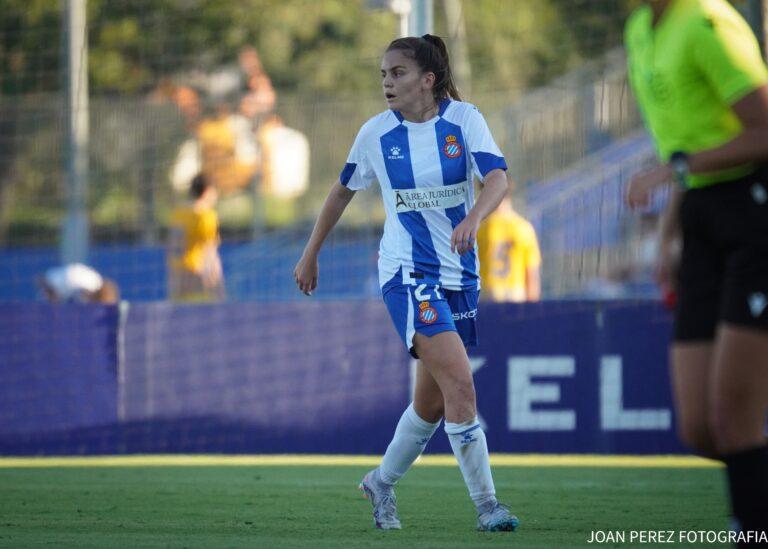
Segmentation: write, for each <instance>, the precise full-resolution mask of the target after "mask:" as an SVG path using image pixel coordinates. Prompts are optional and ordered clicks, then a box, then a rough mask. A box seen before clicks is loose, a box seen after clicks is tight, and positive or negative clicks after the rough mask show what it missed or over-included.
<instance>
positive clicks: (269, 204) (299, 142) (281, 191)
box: [257, 114, 309, 226]
mask: <svg viewBox="0 0 768 549" xmlns="http://www.w3.org/2000/svg"><path fill="white" fill-rule="evenodd" d="M257 138H258V143H259V147H260V149H261V157H262V163H261V184H260V185H259V188H258V191H259V195H260V197H259V198H260V203H261V204H260V207H261V209H262V211H263V221H264V223H265V224H266V225H269V226H279V225H286V224H289V223H291V222H293V221H294V219H295V216H296V212H295V201H296V198H298V197H299V196H301V195H302V194H304V192H306V190H307V186H308V184H309V140H307V138H306V136H305V135H304V134H303V133H301V132H300V131H298V130H295V129H293V128H288V127H286V126H285V125H284V124H283V121H282V119H281V118H280V117H279V116H277V115H274V114H273V115H271V116H270V117H269V118H267V119H265V120H264V122H263V123H262V125H261V127H260V128H259V132H258V134H257Z"/></svg>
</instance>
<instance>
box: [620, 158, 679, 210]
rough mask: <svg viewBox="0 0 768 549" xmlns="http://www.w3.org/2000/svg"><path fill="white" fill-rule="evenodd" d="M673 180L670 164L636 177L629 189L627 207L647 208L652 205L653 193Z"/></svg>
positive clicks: (630, 183)
mask: <svg viewBox="0 0 768 549" xmlns="http://www.w3.org/2000/svg"><path fill="white" fill-rule="evenodd" d="M673 179H674V174H673V173H672V168H670V167H669V165H668V164H662V165H661V166H656V167H655V168H652V169H650V170H647V171H645V172H641V173H639V174H637V175H635V176H634V177H633V178H632V180H631V181H630V182H629V186H628V187H627V196H626V202H627V205H628V206H629V207H630V208H633V209H634V208H642V207H645V206H647V205H648V204H650V203H651V195H652V194H653V191H654V190H656V189H657V188H659V187H661V186H662V185H665V184H667V183H669V182H671V181H672V180H673Z"/></svg>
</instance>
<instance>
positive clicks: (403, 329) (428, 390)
mask: <svg viewBox="0 0 768 549" xmlns="http://www.w3.org/2000/svg"><path fill="white" fill-rule="evenodd" d="M384 301H385V303H386V304H387V308H388V310H389V313H390V315H391V317H392V320H393V322H394V324H395V328H396V329H397V331H398V333H399V334H400V336H401V337H402V338H403V341H404V343H405V344H406V347H407V348H408V349H409V350H411V348H412V344H413V342H412V337H413V333H414V332H415V329H416V327H415V325H414V319H415V318H416V316H415V314H416V313H415V310H416V304H415V303H414V302H413V298H412V294H411V292H410V291H409V289H408V288H406V287H405V286H403V285H402V284H399V283H398V281H396V280H395V281H393V283H392V284H389V285H387V286H385V292H384ZM443 316H444V317H445V316H446V315H445V314H443ZM448 318H450V316H449V315H448ZM442 413H443V395H442V393H441V392H440V388H439V387H438V385H437V383H436V382H435V380H434V379H433V378H432V376H431V375H430V374H429V372H428V371H427V370H426V369H425V368H424V366H423V365H422V364H421V362H419V363H418V364H417V369H416V387H415V393H414V402H412V403H411V404H410V405H409V406H408V407H407V408H406V409H405V411H404V412H403V414H402V416H401V417H400V420H399V421H398V423H397V427H396V428H395V433H394V435H393V437H392V440H391V441H390V443H389V446H388V447H387V450H386V452H385V453H384V457H383V458H382V460H381V465H380V466H379V467H377V468H376V469H374V470H373V471H370V472H369V473H368V474H366V475H365V477H364V478H363V480H362V481H361V482H360V489H362V490H363V491H364V493H365V494H366V496H367V497H368V498H369V499H370V500H371V504H372V505H373V516H374V521H375V524H376V527H378V528H382V529H399V528H400V519H399V517H398V515H397V504H396V498H395V493H394V489H393V488H394V485H395V484H396V483H397V482H398V481H399V480H400V479H401V478H402V477H403V475H405V473H406V472H407V471H408V469H409V468H410V466H411V465H412V464H413V462H414V461H415V460H416V458H418V457H419V455H421V453H422V452H423V450H424V448H425V447H426V445H427V443H428V442H429V440H430V438H431V437H432V435H433V434H434V433H435V431H436V430H437V428H438V426H439V425H440V419H441V418H442Z"/></svg>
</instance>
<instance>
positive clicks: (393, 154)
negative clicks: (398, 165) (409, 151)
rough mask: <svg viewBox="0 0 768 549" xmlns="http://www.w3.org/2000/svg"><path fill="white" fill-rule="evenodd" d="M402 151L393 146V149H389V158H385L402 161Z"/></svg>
mask: <svg viewBox="0 0 768 549" xmlns="http://www.w3.org/2000/svg"><path fill="white" fill-rule="evenodd" d="M401 153H402V151H401V150H400V147H398V146H397V145H395V146H394V147H390V149H389V156H388V157H387V158H388V159H389V160H403V159H404V158H405V156H403V155H402V154H401Z"/></svg>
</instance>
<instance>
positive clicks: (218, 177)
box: [170, 103, 259, 195]
mask: <svg viewBox="0 0 768 549" xmlns="http://www.w3.org/2000/svg"><path fill="white" fill-rule="evenodd" d="M258 167H259V155H258V149H257V146H256V137H255V136H254V134H253V132H252V131H251V128H250V124H249V123H248V121H247V120H245V118H244V117H243V116H241V115H239V114H237V113H232V112H231V110H230V108H229V105H227V104H226V103H220V104H219V105H217V106H216V109H215V110H214V111H213V112H212V113H211V114H210V115H208V116H206V117H204V118H203V119H202V120H201V121H200V123H199V124H198V125H197V127H196V130H195V136H194V137H193V138H191V139H188V140H187V141H185V142H184V143H183V144H182V145H181V147H180V149H179V152H178V154H177V155H176V161H175V162H174V165H173V168H172V169H171V174H170V177H171V184H172V185H173V188H174V189H176V190H177V191H180V192H185V191H187V190H189V188H190V183H191V180H192V178H193V177H194V176H195V175H197V174H198V173H203V174H205V176H206V177H207V178H208V179H209V180H210V181H211V183H212V184H213V185H214V186H215V187H216V188H217V189H218V190H219V191H220V192H221V193H222V194H224V195H229V194H233V193H236V192H238V191H242V190H243V189H245V188H246V187H248V185H250V183H251V181H253V178H254V176H255V174H256V172H257V169H258Z"/></svg>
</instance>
